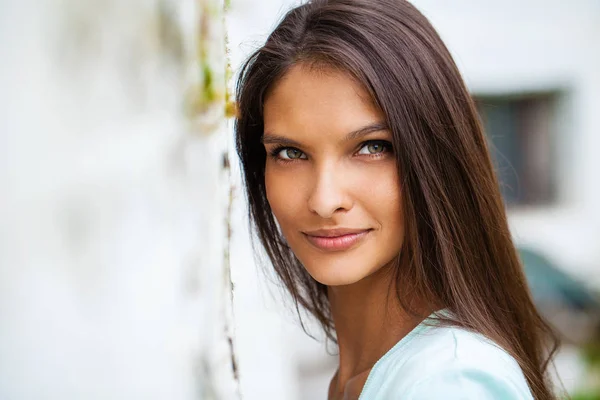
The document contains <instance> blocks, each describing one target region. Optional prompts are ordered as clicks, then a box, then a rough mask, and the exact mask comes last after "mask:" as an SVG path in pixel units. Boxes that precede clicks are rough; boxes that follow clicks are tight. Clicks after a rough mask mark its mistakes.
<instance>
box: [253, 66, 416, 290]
mask: <svg viewBox="0 0 600 400" xmlns="http://www.w3.org/2000/svg"><path fill="white" fill-rule="evenodd" d="M264 128H265V132H264V139H263V142H264V146H265V149H266V151H267V161H266V170H265V183H266V190H267V198H268V201H269V204H270V205H271V209H272V210H273V214H274V215H275V218H276V219H277V221H278V223H279V225H280V227H281V230H282V232H283V235H284V236H285V238H286V240H287V242H288V243H289V245H290V247H291V249H292V250H293V252H294V254H295V255H296V257H298V259H299V260H300V261H301V262H302V264H303V265H304V267H305V268H306V270H307V271H308V272H309V273H310V275H311V276H312V277H313V278H314V279H315V280H317V281H318V282H320V283H322V284H325V285H330V286H336V285H348V284H352V283H355V282H358V281H360V280H361V279H363V278H365V277H367V276H369V275H371V274H373V273H374V272H375V271H377V270H379V269H380V268H382V267H383V266H385V265H386V264H388V263H390V261H392V260H393V259H394V258H395V257H396V256H397V255H398V253H399V252H400V249H401V247H402V242H403V238H404V224H403V217H402V199H401V194H400V184H399V177H398V168H397V166H396V162H395V158H394V154H393V149H392V148H391V143H390V142H391V134H390V132H389V131H388V130H387V129H386V127H385V125H384V117H383V115H382V113H381V112H380V111H379V110H377V108H375V106H374V105H373V104H372V103H371V102H370V99H369V97H368V95H367V93H366V92H365V91H364V90H363V89H362V88H361V87H360V86H359V85H358V84H357V83H356V82H354V81H353V80H352V79H351V78H350V77H349V76H347V75H345V74H344V73H342V72H335V71H328V72H323V71H315V70H314V69H310V68H307V67H304V66H301V65H297V66H294V67H293V68H292V69H291V70H290V71H288V72H287V73H286V75H285V76H284V77H283V78H282V79H281V80H280V81H279V82H278V83H277V84H276V85H275V87H274V88H273V89H272V90H271V92H270V93H269V95H268V96H267V99H266V101H265V105H264Z"/></svg>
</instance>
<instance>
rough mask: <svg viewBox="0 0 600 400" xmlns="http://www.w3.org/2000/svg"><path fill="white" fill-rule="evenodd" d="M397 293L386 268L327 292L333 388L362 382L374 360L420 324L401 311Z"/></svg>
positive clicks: (416, 318)
mask: <svg viewBox="0 0 600 400" xmlns="http://www.w3.org/2000/svg"><path fill="white" fill-rule="evenodd" d="M397 293H398V292H397V290H396V284H395V279H393V274H392V269H391V268H388V267H384V268H381V269H380V270H379V271H377V272H376V273H374V274H372V275H370V276H369V277H367V278H365V279H363V280H361V281H360V282H357V283H354V284H352V285H347V286H332V287H329V288H328V296H329V303H330V307H331V314H332V317H333V322H334V324H335V331H336V335H337V340H338V347H339V370H338V371H337V374H336V376H335V377H334V381H336V382H332V383H334V385H335V387H337V388H342V389H341V390H342V391H343V388H345V387H346V385H347V384H348V383H349V382H350V381H352V380H353V379H354V378H357V377H359V376H360V377H361V378H362V379H360V380H361V381H362V380H365V379H366V377H367V376H368V373H369V371H370V369H371V368H372V367H373V365H374V364H375V363H376V362H377V360H379V359H380V358H381V357H382V356H383V355H384V354H385V353H386V352H387V351H388V350H389V349H391V348H392V347H393V346H394V345H395V344H396V343H397V342H398V341H399V340H400V339H402V338H403V337H404V336H406V335H407V334H408V333H409V332H410V331H411V330H412V329H413V328H414V327H415V326H417V325H418V324H419V323H420V322H421V321H422V319H423V318H422V317H419V316H414V315H413V314H411V313H409V312H407V311H406V310H404V309H403V307H402V306H401V304H400V299H399V298H398V295H397ZM410 303H411V304H413V305H414V304H415V302H414V300H413V301H411V302H410ZM418 311H419V313H421V311H422V310H418ZM357 379H358V378H357ZM363 383H364V381H363ZM361 388H362V385H361Z"/></svg>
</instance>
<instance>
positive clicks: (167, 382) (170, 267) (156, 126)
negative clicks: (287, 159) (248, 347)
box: [0, 0, 236, 400]
mask: <svg viewBox="0 0 600 400" xmlns="http://www.w3.org/2000/svg"><path fill="white" fill-rule="evenodd" d="M159 3H160V4H159ZM161 4H162V5H163V6H171V7H173V10H174V13H175V14H174V17H173V20H171V21H170V23H168V24H167V25H165V26H168V27H169V28H170V29H172V30H173V31H172V32H179V33H180V34H181V38H182V39H181V41H179V40H178V39H177V34H175V37H171V39H170V40H171V41H168V42H163V41H161V39H160V28H161V26H160V21H161V19H160V14H159V13H158V10H159V6H160V5H161ZM199 4H202V2H194V1H182V2H167V1H164V2H160V0H157V1H141V0H140V1H136V0H129V1H119V0H114V1H112V0H111V1H107V0H99V1H93V0H90V1H87V2H81V1H79V0H64V1H61V2H56V1H53V0H5V1H2V2H0V46H1V49H2V51H1V54H2V56H1V57H2V61H1V62H0V88H2V89H1V90H0V127H1V128H0V141H1V144H0V163H1V164H0V173H1V175H0V193H1V195H0V321H1V322H0V325H1V328H0V398H1V399H3V400H29V399H31V400H33V399H35V400H44V399H61V400H63V399H65V400H69V399H90V400H92V399H99V400H106V399H115V400H116V399H128V400H130V399H144V400H149V399H156V400H164V399H181V400H185V399H210V398H233V397H234V394H235V391H236V384H235V382H234V380H233V374H232V367H231V357H230V351H229V346H228V341H227V332H226V330H225V329H226V322H227V321H226V315H227V302H228V299H229V292H228V290H229V287H228V282H227V280H226V279H224V278H225V277H226V269H225V267H226V265H225V260H224V251H225V248H226V240H225V238H226V220H225V218H226V209H227V199H228V189H229V185H228V176H227V171H225V170H222V165H223V161H222V154H223V152H224V151H225V149H226V124H225V119H224V117H223V110H224V104H223V101H222V100H221V101H220V102H219V101H217V102H216V103H215V104H214V105H210V104H209V106H210V107H209V109H208V110H209V112H208V114H202V115H201V114H199V113H195V114H194V116H193V118H184V117H183V114H182V106H183V105H184V101H183V99H184V93H185V91H186V90H187V89H188V88H190V87H191V86H192V85H193V84H195V83H197V82H195V81H194V79H189V77H188V76H186V75H185V72H186V71H191V72H195V74H194V75H193V76H196V77H197V76H200V74H198V73H197V71H198V69H199V66H198V65H197V64H196V61H197V60H198V55H197V54H196V53H195V50H196V43H195V40H196V33H197V32H198V31H199V30H198V21H199V20H198V19H196V17H200V16H202V15H205V14H203V11H202V10H196V9H195V5H199ZM215 4H216V5H217V9H218V7H219V4H218V3H215ZM163 16H164V15H163ZM190 17H191V18H190ZM217 17H218V15H217ZM208 21H210V19H208ZM216 21H217V25H216V26H217V28H216V29H215V30H214V32H213V33H215V35H216V36H215V37H214V38H213V39H212V40H213V44H214V46H215V47H214V48H212V47H211V48H209V50H208V55H209V60H208V62H209V64H210V65H211V66H213V67H214V68H215V71H217V74H216V76H215V79H216V82H217V83H216V85H217V86H221V89H220V90H221V91H223V87H224V77H223V73H218V71H223V70H224V65H225V63H224V54H223V53H224V46H223V44H224V39H223V33H222V31H221V32H220V33H219V28H218V26H219V22H220V21H221V20H220V19H219V18H217V19H216ZM163 22H164V21H163ZM211 26H213V27H214V26H215V25H211ZM178 45H181V46H182V49H181V50H182V51H181V56H180V57H178V56H173V49H175V48H177V46H178ZM219 78H221V79H222V80H223V84H221V85H219V84H218V82H219ZM203 124H204V125H203ZM209 125H210V127H209Z"/></svg>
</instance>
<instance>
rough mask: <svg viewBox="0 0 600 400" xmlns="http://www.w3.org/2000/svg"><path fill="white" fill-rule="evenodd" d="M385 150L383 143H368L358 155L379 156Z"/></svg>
mask: <svg viewBox="0 0 600 400" xmlns="http://www.w3.org/2000/svg"><path fill="white" fill-rule="evenodd" d="M385 150H386V146H385V143H383V142H369V143H366V144H365V145H364V146H363V147H361V149H360V150H359V152H358V154H367V155H368V154H380V153H383V152H384V151H385Z"/></svg>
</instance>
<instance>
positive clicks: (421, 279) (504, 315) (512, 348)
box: [236, 0, 557, 399]
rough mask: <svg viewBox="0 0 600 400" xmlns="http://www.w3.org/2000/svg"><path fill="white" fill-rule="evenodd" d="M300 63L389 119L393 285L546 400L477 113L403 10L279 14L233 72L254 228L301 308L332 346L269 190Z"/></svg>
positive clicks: (316, 6)
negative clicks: (269, 166) (342, 83)
mask: <svg viewBox="0 0 600 400" xmlns="http://www.w3.org/2000/svg"><path fill="white" fill-rule="evenodd" d="M299 63H303V64H308V65H310V66H312V67H314V68H336V69H337V70H341V71H344V72H346V73H348V74H350V75H351V76H352V77H353V78H354V79H356V80H357V81H358V82H359V83H360V84H361V85H362V86H363V87H364V88H365V90H367V91H368V93H369V94H370V96H371V98H372V100H373V101H374V103H375V104H376V105H377V106H378V107H379V108H380V109H381V110H382V112H383V114H384V115H385V117H386V122H387V125H388V126H389V127H390V130H391V133H392V135H393V148H394V153H395V156H396V161H397V165H398V169H399V173H400V176H401V186H402V195H403V203H404V217H405V223H406V236H405V241H404V244H403V249H402V251H401V253H400V254H399V255H398V260H397V269H396V279H398V283H399V284H398V287H400V288H402V290H409V289H410V290H411V291H412V292H411V293H414V295H415V296H417V298H424V299H426V300H427V301H429V303H430V304H436V305H439V306H441V307H443V308H446V309H448V310H449V311H451V315H452V316H453V318H452V319H451V320H450V319H447V320H446V321H445V322H446V323H448V324H453V325H457V326H461V327H464V328H466V329H469V330H472V331H475V332H478V333H481V334H483V335H485V336H486V337H488V338H490V339H491V340H493V341H495V342H496V343H497V344H498V345H500V346H501V347H502V348H504V349H505V350H506V351H507V352H509V353H510V354H511V355H512V356H513V357H514V358H515V359H516V360H517V362H518V363H519V365H520V367H521V369H522V370H523V373H524V375H525V377H526V379H527V382H528V384H529V387H530V389H531V391H532V393H533V395H534V397H535V398H536V399H553V398H554V396H553V394H552V390H551V383H550V379H549V374H548V365H549V362H550V360H551V357H552V355H553V354H554V351H555V350H556V347H557V341H556V338H555V336H554V335H553V333H552V331H551V329H550V328H549V327H548V325H547V324H546V323H545V322H544V320H543V319H542V318H541V317H540V315H539V314H538V312H537V310H536V308H535V306H534V304H533V302H532V298H531V295H530V293H529V290H528V286H527V282H526V279H525V276H524V274H523V270H522V266H521V264H520V261H519V258H518V256H517V252H516V250H515V246H514V244H513V242H512V239H511V234H510V231H509V228H508V224H507V219H506V213H505V208H504V204H503V202H502V199H501V196H500V191H499V186H498V182H497V180H496V176H495V174H494V170H493V167H492V163H491V160H490V156H489V153H488V148H487V144H486V139H485V137H484V134H483V130H482V126H481V123H480V121H479V119H478V115H477V111H476V108H475V106H474V103H473V101H472V99H471V96H470V95H469V92H468V90H467V88H466V86H465V84H464V82H463V80H462V77H461V75H460V73H459V71H458V69H457V67H456V65H455V63H454V61H453V59H452V57H451V55H450V53H449V52H448V50H447V48H446V46H445V45H444V44H443V42H442V40H441V39H440V37H439V36H438V34H437V33H436V31H435V30H434V28H433V27H432V26H431V24H430V23H429V21H428V20H427V19H426V18H425V17H424V16H423V15H422V14H421V13H420V12H419V11H418V10H417V9H416V8H414V7H413V6H412V5H411V4H410V3H408V2H407V1H403V0H313V1H310V2H308V3H306V4H303V5H301V6H299V7H296V8H294V9H292V10H291V11H290V12H288V13H287V14H286V15H285V17H284V18H283V20H282V21H281V22H280V23H279V25H278V26H277V27H276V29H275V30H274V31H273V33H272V34H271V35H270V36H269V38H268V39H267V41H266V43H265V45H264V46H263V47H261V48H260V49H258V50H257V51H256V52H255V53H254V54H253V55H252V56H251V57H250V58H249V60H248V61H247V62H246V64H245V65H244V66H243V68H242V71H241V74H240V77H239V81H238V87H237V105H238V116H237V119H236V134H237V136H236V144H237V151H238V154H239V156H240V158H241V163H242V170H243V174H244V180H245V187H246V194H247V197H248V201H249V205H250V217H251V223H252V224H253V226H254V227H255V229H256V232H257V234H258V237H259V239H260V241H261V243H262V245H263V246H264V248H265V249H266V252H267V254H268V256H269V258H270V260H271V262H272V263H273V265H274V268H275V270H276V272H277V274H278V276H279V278H280V279H281V281H282V282H283V284H284V285H285V287H286V288H287V290H288V291H289V293H290V294H291V296H292V298H293V299H294V301H295V304H296V307H297V308H299V306H300V307H303V308H304V309H306V310H307V311H309V312H310V313H311V314H312V315H313V316H314V317H316V319H317V320H318V321H320V323H321V324H322V326H323V328H324V329H325V332H326V333H327V334H328V336H329V337H330V338H332V339H334V337H335V336H334V327H333V323H332V319H331V314H330V309H329V303H328V298H327V288H326V287H325V286H324V285H322V284H320V283H318V282H317V281H315V280H314V279H313V278H312V277H311V276H310V275H309V274H308V273H307V272H306V270H305V269H304V268H303V267H302V265H301V263H300V262H299V261H298V259H297V258H296V257H295V256H294V254H293V252H292V251H291V250H290V248H289V246H288V245H287V243H286V241H285V239H284V238H283V236H282V235H281V233H280V231H279V230H278V227H277V224H276V222H275V219H274V217H273V214H272V212H271V209H270V207H269V203H268V201H267V197H266V193H265V160H266V153H265V149H264V147H263V145H262V144H261V137H262V135H263V114H262V112H263V103H264V99H265V96H266V95H267V94H268V91H269V89H270V88H272V87H273V85H274V84H275V83H276V82H277V80H278V79H280V78H281V77H282V76H283V75H284V74H285V73H286V71H287V70H288V69H289V68H290V67H291V66H293V65H296V64H299ZM404 295H406V293H404ZM548 344H550V346H548V347H546V345H548Z"/></svg>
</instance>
